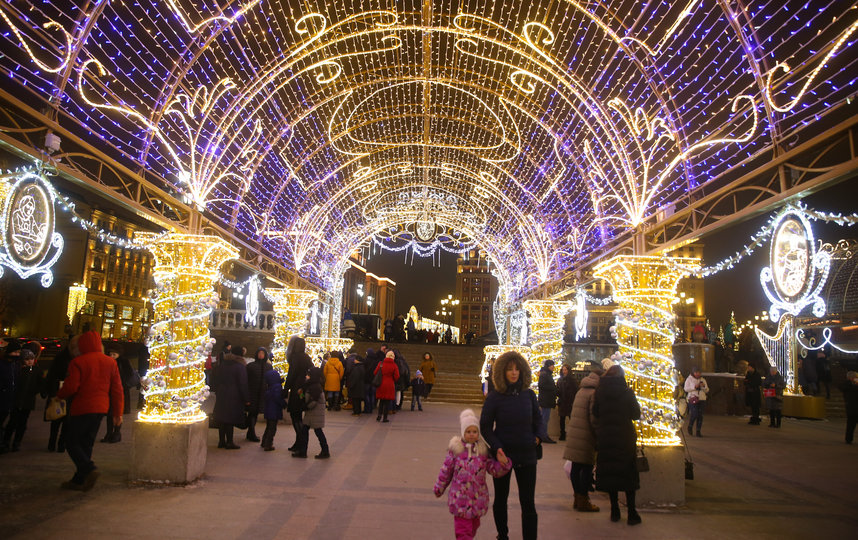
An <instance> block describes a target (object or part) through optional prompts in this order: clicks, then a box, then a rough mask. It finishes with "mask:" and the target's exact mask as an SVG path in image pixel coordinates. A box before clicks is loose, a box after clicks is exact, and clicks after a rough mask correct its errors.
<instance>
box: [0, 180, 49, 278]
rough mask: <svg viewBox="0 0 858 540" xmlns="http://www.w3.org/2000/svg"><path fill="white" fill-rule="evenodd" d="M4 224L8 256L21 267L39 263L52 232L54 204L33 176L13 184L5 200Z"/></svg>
mask: <svg viewBox="0 0 858 540" xmlns="http://www.w3.org/2000/svg"><path fill="white" fill-rule="evenodd" d="M5 225H6V227H5V231H4V232H5V236H6V238H5V239H4V240H5V242H6V246H7V250H8V254H9V257H10V258H11V259H12V260H13V261H14V262H15V263H17V264H18V265H19V266H21V268H35V267H37V266H39V265H41V263H42V261H44V259H45V257H46V256H47V253H48V250H49V249H50V245H51V239H52V238H53V234H54V205H53V201H52V200H51V196H50V194H49V193H48V191H47V190H46V189H45V187H44V186H43V185H42V184H41V182H40V181H39V179H38V178H37V177H35V176H31V177H27V178H24V179H23V180H21V181H20V182H19V183H18V184H17V186H16V189H15V191H14V193H12V197H11V198H10V199H9V201H8V203H7V207H6V224H5Z"/></svg>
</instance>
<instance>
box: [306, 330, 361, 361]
mask: <svg viewBox="0 0 858 540" xmlns="http://www.w3.org/2000/svg"><path fill="white" fill-rule="evenodd" d="M304 340H305V341H306V342H307V354H308V355H310V359H311V360H312V361H313V364H314V365H315V366H316V367H318V366H321V364H322V361H321V358H322V355H324V354H325V353H326V352H330V351H340V352H342V353H343V354H346V353H347V352H348V350H349V349H351V348H352V345H354V341H353V340H351V339H349V338H335V337H324V336H307V337H306V338H304Z"/></svg>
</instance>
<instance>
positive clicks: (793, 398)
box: [783, 394, 825, 420]
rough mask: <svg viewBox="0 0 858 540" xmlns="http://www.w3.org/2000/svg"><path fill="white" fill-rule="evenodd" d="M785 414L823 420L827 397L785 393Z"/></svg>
mask: <svg viewBox="0 0 858 540" xmlns="http://www.w3.org/2000/svg"><path fill="white" fill-rule="evenodd" d="M783 415H784V416H792V417H794V418H815V419H819V420H822V419H823V418H825V398H823V397H817V396H797V395H792V394H785V395H784V409H783Z"/></svg>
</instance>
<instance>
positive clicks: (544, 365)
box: [542, 359, 554, 368]
mask: <svg viewBox="0 0 858 540" xmlns="http://www.w3.org/2000/svg"><path fill="white" fill-rule="evenodd" d="M542 367H544V368H547V367H554V360H551V359H549V360H546V361H545V363H543V364H542Z"/></svg>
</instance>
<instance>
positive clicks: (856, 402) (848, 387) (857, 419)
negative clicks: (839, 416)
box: [840, 371, 858, 444]
mask: <svg viewBox="0 0 858 540" xmlns="http://www.w3.org/2000/svg"><path fill="white" fill-rule="evenodd" d="M840 389H841V390H843V402H844V404H845V405H846V444H852V439H853V437H854V436H855V425H856V424H858V373H856V372H854V371H849V372H847V373H846V382H845V383H843V386H841V387H840Z"/></svg>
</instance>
